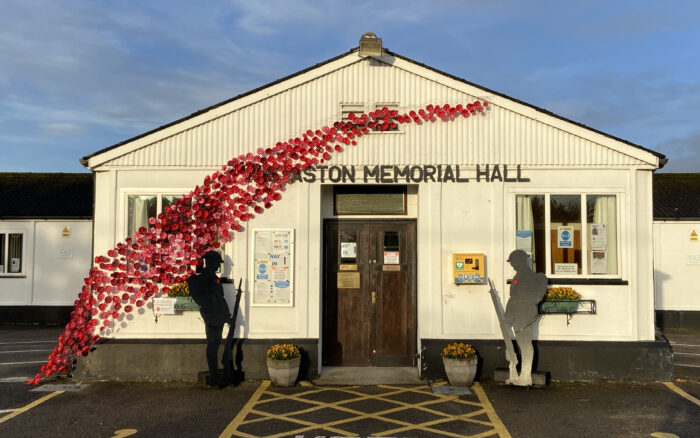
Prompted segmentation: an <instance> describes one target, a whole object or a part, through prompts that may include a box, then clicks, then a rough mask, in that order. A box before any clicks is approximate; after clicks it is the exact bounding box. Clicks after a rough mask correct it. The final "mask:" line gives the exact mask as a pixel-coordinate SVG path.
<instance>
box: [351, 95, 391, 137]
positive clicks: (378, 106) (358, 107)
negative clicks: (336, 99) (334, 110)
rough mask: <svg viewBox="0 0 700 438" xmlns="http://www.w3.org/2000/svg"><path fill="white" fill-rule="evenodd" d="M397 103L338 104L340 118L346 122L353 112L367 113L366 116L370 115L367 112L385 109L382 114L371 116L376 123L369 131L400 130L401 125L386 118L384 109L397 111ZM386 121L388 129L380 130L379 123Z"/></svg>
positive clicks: (358, 113) (357, 113) (356, 113)
mask: <svg viewBox="0 0 700 438" xmlns="http://www.w3.org/2000/svg"><path fill="white" fill-rule="evenodd" d="M399 109H400V108H399V104H398V103H382V102H380V103H375V104H374V105H365V104H363V103H342V104H340V119H341V120H342V121H343V122H348V121H350V114H351V113H352V114H355V115H360V114H365V113H366V114H367V115H368V116H369V115H370V114H369V113H372V114H374V113H375V112H376V111H378V110H385V111H383V112H382V115H381V116H379V115H375V116H374V117H372V121H374V122H377V123H378V125H376V126H375V127H374V129H373V130H372V131H370V132H401V127H400V124H399V123H396V121H393V122H392V121H391V120H389V119H387V117H388V116H387V115H386V114H385V113H386V110H388V111H397V112H398V111H399ZM385 121H386V122H387V123H388V124H389V125H388V129H386V130H380V129H379V124H381V123H383V122H385Z"/></svg>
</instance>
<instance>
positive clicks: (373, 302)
mask: <svg viewBox="0 0 700 438" xmlns="http://www.w3.org/2000/svg"><path fill="white" fill-rule="evenodd" d="M376 303H377V293H376V292H375V291H372V304H376Z"/></svg>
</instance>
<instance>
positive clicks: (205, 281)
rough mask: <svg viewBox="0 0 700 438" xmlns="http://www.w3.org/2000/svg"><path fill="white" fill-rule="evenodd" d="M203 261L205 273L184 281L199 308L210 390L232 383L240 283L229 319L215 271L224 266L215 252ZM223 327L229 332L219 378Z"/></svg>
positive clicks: (210, 252) (228, 312) (222, 289)
mask: <svg viewBox="0 0 700 438" xmlns="http://www.w3.org/2000/svg"><path fill="white" fill-rule="evenodd" d="M202 260H203V261H204V269H203V270H202V272H201V273H199V274H194V275H192V276H190V277H189V278H188V279H187V285H188V287H189V290H190V295H191V296H192V299H194V301H195V303H197V304H198V305H199V306H200V309H199V313H200V314H201V315H202V319H203V320H204V327H205V332H206V335H207V347H206V358H207V366H208V367H209V386H212V387H218V388H221V387H224V386H226V385H227V384H229V383H230V382H231V360H230V358H231V350H232V346H233V332H234V326H235V321H236V315H237V313H238V307H239V303H240V299H241V292H242V291H241V283H240V282H239V283H238V289H237V293H236V305H235V307H234V313H233V317H232V316H231V312H230V311H229V307H228V303H227V302H226V299H225V298H224V288H223V286H222V284H221V280H220V279H219V277H218V276H217V275H216V271H218V270H219V267H220V266H221V264H222V263H223V262H224V260H223V258H221V254H219V253H218V252H217V251H208V252H206V253H205V254H204V255H203V256H202ZM241 281H242V280H241ZM225 324H229V331H228V335H227V337H226V345H225V347H224V354H223V357H222V360H221V362H222V363H223V365H224V373H223V376H222V375H221V374H220V373H219V366H218V362H219V361H218V355H219V346H220V345H221V340H222V334H223V330H224V325H225Z"/></svg>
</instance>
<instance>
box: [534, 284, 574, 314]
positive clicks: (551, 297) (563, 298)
mask: <svg viewBox="0 0 700 438" xmlns="http://www.w3.org/2000/svg"><path fill="white" fill-rule="evenodd" d="M580 299H581V294H579V293H578V292H576V291H575V290H574V288H572V287H553V288H551V289H547V293H546V294H545V296H544V301H543V302H542V303H541V304H540V311H541V312H542V313H576V311H577V310H578V302H579V300H580Z"/></svg>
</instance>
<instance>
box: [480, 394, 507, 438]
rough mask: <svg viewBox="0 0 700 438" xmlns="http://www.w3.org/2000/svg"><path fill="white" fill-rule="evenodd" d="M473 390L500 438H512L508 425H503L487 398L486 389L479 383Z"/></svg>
mask: <svg viewBox="0 0 700 438" xmlns="http://www.w3.org/2000/svg"><path fill="white" fill-rule="evenodd" d="M472 389H474V393H475V394H476V396H477V397H478V398H479V401H480V402H481V404H482V405H483V406H484V410H486V415H488V417H489V420H491V423H492V424H493V425H494V427H495V428H496V432H497V433H498V436H499V437H500V438H511V436H510V432H508V429H506V425H505V424H503V422H502V421H501V419H500V417H499V416H498V414H496V410H495V409H493V405H492V404H491V402H490V401H489V398H488V397H486V393H485V392H484V388H482V387H481V385H479V382H474V386H472ZM482 436H485V435H482Z"/></svg>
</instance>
